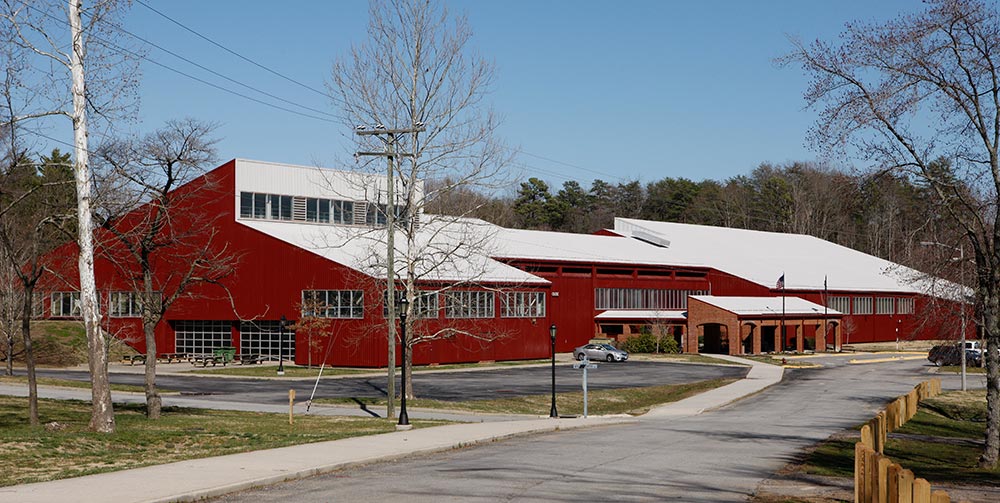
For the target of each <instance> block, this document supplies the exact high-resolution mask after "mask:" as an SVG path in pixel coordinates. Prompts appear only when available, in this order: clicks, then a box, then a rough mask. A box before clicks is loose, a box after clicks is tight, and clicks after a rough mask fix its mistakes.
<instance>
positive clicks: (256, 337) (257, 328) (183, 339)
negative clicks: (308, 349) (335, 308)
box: [172, 320, 295, 360]
mask: <svg viewBox="0 0 1000 503" xmlns="http://www.w3.org/2000/svg"><path fill="white" fill-rule="evenodd" d="M280 323H281V322H279V321H277V320H272V321H267V320H258V321H241V322H239V325H238V326H239V330H240V353H242V354H256V355H261V356H265V357H274V358H278V357H280V358H284V359H286V360H294V359H295V331H293V330H288V329H287V328H286V329H285V330H281V329H280V325H279V324H280ZM172 325H173V327H174V347H175V348H176V350H177V351H178V352H181V353H196V354H201V353H211V352H212V350H215V349H219V348H225V347H230V346H232V344H233V326H234V322H231V321H224V320H178V321H174V322H172Z"/></svg>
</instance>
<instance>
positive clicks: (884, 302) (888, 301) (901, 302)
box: [826, 296, 913, 315]
mask: <svg viewBox="0 0 1000 503" xmlns="http://www.w3.org/2000/svg"><path fill="white" fill-rule="evenodd" d="M851 300H852V298H851V297H847V296H841V297H830V298H829V299H828V300H827V303H826V305H827V307H829V308H830V309H835V310H837V311H840V312H841V313H844V314H886V315H891V314H913V299H912V298H896V297H874V298H873V297H860V296H859V297H853V300H854V302H853V303H852V302H851Z"/></svg>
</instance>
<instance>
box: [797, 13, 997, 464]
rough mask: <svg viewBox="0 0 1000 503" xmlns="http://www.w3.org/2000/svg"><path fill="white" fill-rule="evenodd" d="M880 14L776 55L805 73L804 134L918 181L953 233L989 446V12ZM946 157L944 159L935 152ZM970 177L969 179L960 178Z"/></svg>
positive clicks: (992, 424)
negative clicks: (980, 346) (978, 347)
mask: <svg viewBox="0 0 1000 503" xmlns="http://www.w3.org/2000/svg"><path fill="white" fill-rule="evenodd" d="M928 4H929V6H928V8H927V10H925V11H923V12H921V13H918V14H915V15H907V16H902V17H900V18H898V19H896V20H892V21H888V22H883V23H852V24H848V25H847V27H846V30H845V32H844V33H843V35H842V38H841V39H840V41H839V43H838V44H830V43H826V42H823V41H816V42H814V43H812V44H809V45H806V44H803V43H799V42H795V51H794V52H793V53H792V54H791V55H789V56H788V57H787V61H790V62H797V63H800V64H801V65H802V66H803V68H804V69H805V70H806V72H807V73H808V74H809V75H811V76H812V78H813V80H812V83H811V85H810V88H809V90H808V92H807V93H806V95H805V96H806V100H807V101H808V103H809V104H810V105H811V106H813V107H816V108H819V109H820V118H819V120H818V122H817V126H816V127H815V128H814V130H813V134H812V140H813V141H814V143H815V144H816V145H817V146H818V147H820V148H822V149H823V150H824V151H826V152H828V153H831V154H849V155H856V156H858V157H860V158H862V159H864V160H868V161H870V162H871V164H872V165H873V167H874V168H875V169H877V170H895V171H900V172H903V173H905V174H907V175H908V176H912V177H914V178H915V179H918V180H920V181H922V182H923V183H925V184H926V185H927V186H928V187H929V188H930V189H931V190H932V192H933V194H934V195H935V196H936V199H937V202H938V203H939V204H940V205H941V208H942V211H945V212H946V214H947V215H948V216H949V217H950V219H952V220H953V221H954V222H955V223H956V224H957V225H958V226H959V227H960V228H961V229H962V232H963V234H964V241H965V243H967V246H968V247H969V248H971V249H972V251H973V253H974V256H975V263H976V282H975V297H976V305H977V306H978V307H979V308H980V313H979V314H980V316H981V319H982V322H983V327H982V328H983V330H984V333H985V335H986V340H987V345H988V346H989V348H991V349H990V358H988V359H987V408H988V413H987V428H986V446H985V449H984V452H983V455H982V457H981V458H980V464H981V465H982V466H995V465H996V463H997V459H998V456H1000V362H998V361H997V358H996V354H995V353H993V351H994V349H993V348H996V347H1000V220H998V219H1000V213H998V211H997V205H998V194H1000V152H998V148H1000V85H998V82H1000V70H998V65H1000V52H998V51H1000V15H998V13H997V11H996V9H995V7H994V6H993V5H992V4H991V3H986V2H981V1H978V0H931V1H929V2H928ZM942 158H943V159H946V160H948V161H950V163H948V164H947V167H945V166H943V165H942V164H941V163H936V162H935V161H937V160H938V159H942ZM967 189H971V190H967Z"/></svg>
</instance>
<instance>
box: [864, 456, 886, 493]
mask: <svg viewBox="0 0 1000 503" xmlns="http://www.w3.org/2000/svg"><path fill="white" fill-rule="evenodd" d="M881 457H882V456H879V453H877V452H875V451H871V450H870V451H868V453H867V460H866V461H865V464H866V465H868V466H867V467H866V468H865V473H866V474H867V475H868V501H871V502H873V503H875V502H877V501H878V460H879V458H881Z"/></svg>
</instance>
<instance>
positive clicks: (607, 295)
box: [594, 288, 708, 310]
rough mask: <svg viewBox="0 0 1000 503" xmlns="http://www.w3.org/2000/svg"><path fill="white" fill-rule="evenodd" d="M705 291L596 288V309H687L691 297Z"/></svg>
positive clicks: (702, 293)
mask: <svg viewBox="0 0 1000 503" xmlns="http://www.w3.org/2000/svg"><path fill="white" fill-rule="evenodd" d="M707 293H708V292H707V291H705V290H658V289H652V288H595V289H594V308H595V309H647V310H657V309H678V310H679V309H687V298H688V296H689V295H705V294H707Z"/></svg>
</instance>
